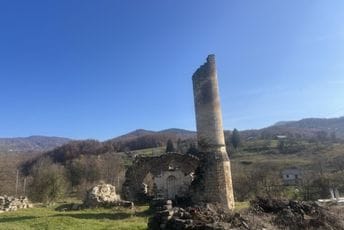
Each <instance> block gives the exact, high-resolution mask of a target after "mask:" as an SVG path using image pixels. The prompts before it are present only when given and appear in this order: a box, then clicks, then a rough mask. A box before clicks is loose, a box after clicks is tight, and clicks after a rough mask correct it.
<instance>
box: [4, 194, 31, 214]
mask: <svg viewBox="0 0 344 230" xmlns="http://www.w3.org/2000/svg"><path fill="white" fill-rule="evenodd" d="M31 207H32V204H31V203H30V202H29V200H28V199H27V197H24V196H21V197H19V198H15V197H13V196H0V212H9V211H17V210H18V209H22V208H31Z"/></svg>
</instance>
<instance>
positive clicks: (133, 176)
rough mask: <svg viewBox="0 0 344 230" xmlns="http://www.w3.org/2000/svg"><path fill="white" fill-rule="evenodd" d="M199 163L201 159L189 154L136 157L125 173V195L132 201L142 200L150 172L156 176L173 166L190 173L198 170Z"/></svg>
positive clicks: (187, 173)
mask: <svg viewBox="0 0 344 230" xmlns="http://www.w3.org/2000/svg"><path fill="white" fill-rule="evenodd" d="M198 165H199V159H198V158H197V157H195V156H192V155H188V154H179V153H168V154H163V155H161V156H158V157H140V156H139V157H136V158H135V160H134V162H133V164H132V166H131V167H129V168H128V170H127V171H126V174H125V182H124V184H123V187H122V193H123V197H124V198H125V199H127V200H131V201H137V200H140V194H142V191H141V190H142V183H143V181H144V179H145V178H146V176H147V174H149V173H151V174H152V175H153V177H156V176H158V175H160V174H161V173H162V172H164V171H169V170H171V167H173V168H174V169H178V170H181V171H182V172H183V173H184V175H189V174H191V173H192V172H194V171H195V170H196V168H197V167H198Z"/></svg>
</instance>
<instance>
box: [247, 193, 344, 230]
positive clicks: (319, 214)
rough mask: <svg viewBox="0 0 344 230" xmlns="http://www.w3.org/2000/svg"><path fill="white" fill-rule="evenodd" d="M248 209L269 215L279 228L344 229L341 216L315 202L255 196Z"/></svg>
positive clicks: (258, 213)
mask: <svg viewBox="0 0 344 230" xmlns="http://www.w3.org/2000/svg"><path fill="white" fill-rule="evenodd" d="M250 211H251V212H252V213H254V214H256V215H257V216H260V215H270V216H271V217H272V218H271V222H272V223H273V224H274V225H275V226H278V227H279V228H281V229H293V230H294V229H295V230H297V229H344V223H343V221H342V218H339V217H338V216H335V215H334V214H333V213H331V212H330V211H329V210H328V209H326V208H323V207H320V206H319V205H318V204H317V203H315V202H306V201H293V200H279V199H267V198H257V199H256V200H253V201H251V208H250Z"/></svg>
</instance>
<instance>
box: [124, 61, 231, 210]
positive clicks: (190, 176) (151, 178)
mask: <svg viewBox="0 0 344 230" xmlns="http://www.w3.org/2000/svg"><path fill="white" fill-rule="evenodd" d="M192 81H193V90H194V100H195V112H196V124H197V140H198V149H199V151H200V155H199V156H198V157H195V156H191V155H186V154H184V155H183V154H165V155H162V156H159V157H139V158H137V159H135V161H134V164H133V166H132V167H130V168H129V169H128V170H127V172H126V181H125V183H124V184H123V194H124V196H125V198H126V199H129V200H138V199H140V197H142V196H146V197H161V198H164V199H174V198H175V197H176V196H178V197H182V196H186V197H191V198H192V200H193V201H194V202H196V203H197V202H204V203H217V204H220V205H221V206H223V207H224V208H225V209H227V210H230V209H233V208H234V197H233V188H232V178H231V168H230V162H229V158H228V154H227V152H226V145H225V138H224V132H223V127H222V115H221V105H220V97H219V90H218V82H217V73H216V64H215V56H214V55H209V56H208V58H207V61H206V63H205V64H203V65H202V66H201V67H200V68H199V69H197V71H196V72H195V73H194V74H193V76H192ZM196 169H197V170H196Z"/></svg>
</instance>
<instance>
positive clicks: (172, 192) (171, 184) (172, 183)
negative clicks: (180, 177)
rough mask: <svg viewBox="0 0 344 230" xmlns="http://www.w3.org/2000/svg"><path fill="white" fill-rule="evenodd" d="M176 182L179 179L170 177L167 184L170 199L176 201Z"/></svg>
mask: <svg viewBox="0 0 344 230" xmlns="http://www.w3.org/2000/svg"><path fill="white" fill-rule="evenodd" d="M176 180H177V178H176V177H175V176H169V177H167V180H166V183H167V186H166V188H167V197H168V199H174V198H175V196H176V195H177V187H176Z"/></svg>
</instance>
